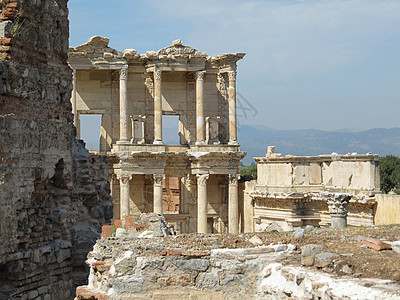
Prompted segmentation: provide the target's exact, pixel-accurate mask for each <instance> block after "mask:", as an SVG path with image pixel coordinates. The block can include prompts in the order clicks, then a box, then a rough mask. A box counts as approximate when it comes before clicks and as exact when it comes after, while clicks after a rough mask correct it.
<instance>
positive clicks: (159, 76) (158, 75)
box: [154, 69, 162, 80]
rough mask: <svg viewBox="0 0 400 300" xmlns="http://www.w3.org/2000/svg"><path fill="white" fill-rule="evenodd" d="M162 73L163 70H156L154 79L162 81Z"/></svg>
mask: <svg viewBox="0 0 400 300" xmlns="http://www.w3.org/2000/svg"><path fill="white" fill-rule="evenodd" d="M161 75H162V71H161V70H158V69H157V70H154V79H155V80H161Z"/></svg>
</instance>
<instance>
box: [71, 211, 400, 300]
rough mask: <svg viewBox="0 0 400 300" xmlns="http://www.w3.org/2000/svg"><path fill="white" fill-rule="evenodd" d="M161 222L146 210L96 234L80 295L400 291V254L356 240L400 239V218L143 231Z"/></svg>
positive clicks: (366, 295)
mask: <svg viewBox="0 0 400 300" xmlns="http://www.w3.org/2000/svg"><path fill="white" fill-rule="evenodd" d="M144 220H147V221H144ZM150 220H151V222H150ZM136 222H137V223H136ZM122 223H124V222H122ZM125 223H130V222H126V221H125ZM151 223H153V224H152V225H150V224H151ZM155 224H158V225H155ZM160 224H162V218H161V217H160V216H154V215H152V216H151V215H141V216H140V217H135V220H134V222H133V224H132V223H130V224H129V226H130V228H129V229H124V230H125V232H124V233H123V234H122V235H121V236H120V237H118V238H117V237H115V236H110V237H105V238H102V239H101V240H99V241H98V242H97V244H96V246H95V247H94V250H93V251H92V252H91V253H90V254H89V256H88V263H89V264H90V266H91V276H90V278H89V285H88V286H87V287H79V289H78V290H77V293H78V297H77V299H80V300H83V299H90V297H93V295H97V296H95V297H98V298H97V299H140V298H146V299H159V298H161V297H162V298H166V299H170V298H171V297H172V298H190V297H198V298H201V297H208V298H213V297H214V298H215V299H227V298H229V299H230V298H235V297H236V298H243V297H248V298H251V299H281V298H284V299H285V298H289V297H292V298H296V297H297V298H299V299H308V298H313V297H315V298H317V297H320V298H323V299H334V298H346V297H349V298H352V297H353V298H354V297H356V298H357V299H398V298H399V297H400V286H399V285H398V284H397V283H396V282H400V275H396V274H395V273H396V272H398V271H397V270H398V269H399V267H400V255H399V254H398V253H397V252H395V251H392V250H383V251H379V252H378V251H376V250H374V249H371V248H365V249H364V248H361V247H360V243H359V242H358V240H357V237H358V236H363V237H365V236H367V237H368V236H369V237H370V236H375V237H379V240H381V241H386V240H388V241H389V240H392V241H394V240H398V239H399V237H400V236H399V235H398V229H400V226H393V227H391V228H388V227H378V228H365V227H359V228H345V229H332V230H330V231H328V232H326V231H325V232H324V231H322V232H321V231H320V230H319V229H317V228H314V229H311V228H310V229H309V230H308V231H306V232H305V234H304V237H303V238H301V239H299V238H297V237H294V236H292V232H284V233H277V232H272V233H267V232H264V233H257V234H255V233H251V234H240V235H222V234H213V235H210V234H182V235H167V236H164V237H152V238H148V239H145V238H139V236H140V234H141V233H143V232H146V231H151V230H149V228H150V226H153V227H154V228H160V227H159V225H160ZM139 225H140V226H139ZM161 231H162V230H160V231H159V234H160V232H161ZM361 233H362V234H361ZM367 237H365V240H367ZM391 243H392V244H393V245H396V241H394V242H391ZM399 243H400V242H399ZM388 244H389V242H388ZM305 262H306V263H305ZM396 276H398V277H396ZM374 277H375V279H369V278H374ZM376 278H381V279H376ZM107 297H108V298H107Z"/></svg>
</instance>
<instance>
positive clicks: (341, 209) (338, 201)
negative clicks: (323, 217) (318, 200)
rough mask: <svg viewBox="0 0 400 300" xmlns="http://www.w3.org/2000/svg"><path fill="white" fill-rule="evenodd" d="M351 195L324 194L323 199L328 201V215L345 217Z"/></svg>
mask: <svg viewBox="0 0 400 300" xmlns="http://www.w3.org/2000/svg"><path fill="white" fill-rule="evenodd" d="M351 197H352V195H350V194H346V193H325V194H324V195H323V198H325V199H327V200H328V208H329V213H330V214H336V215H347V212H348V206H349V201H350V199H351Z"/></svg>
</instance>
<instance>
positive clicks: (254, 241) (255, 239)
mask: <svg viewBox="0 0 400 300" xmlns="http://www.w3.org/2000/svg"><path fill="white" fill-rule="evenodd" d="M249 242H250V243H252V244H253V245H255V246H261V245H262V244H264V243H263V241H262V240H261V239H260V238H259V237H258V236H256V235H255V236H253V237H252V238H251V239H250V240H249Z"/></svg>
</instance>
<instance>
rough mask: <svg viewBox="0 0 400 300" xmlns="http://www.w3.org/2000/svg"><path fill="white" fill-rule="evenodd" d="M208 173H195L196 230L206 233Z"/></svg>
mask: <svg viewBox="0 0 400 300" xmlns="http://www.w3.org/2000/svg"><path fill="white" fill-rule="evenodd" d="M209 177H210V175H208V174H202V175H197V232H198V233H207V179H208V178H209Z"/></svg>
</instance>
